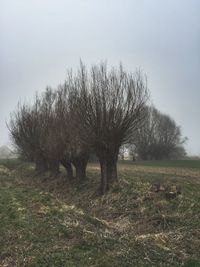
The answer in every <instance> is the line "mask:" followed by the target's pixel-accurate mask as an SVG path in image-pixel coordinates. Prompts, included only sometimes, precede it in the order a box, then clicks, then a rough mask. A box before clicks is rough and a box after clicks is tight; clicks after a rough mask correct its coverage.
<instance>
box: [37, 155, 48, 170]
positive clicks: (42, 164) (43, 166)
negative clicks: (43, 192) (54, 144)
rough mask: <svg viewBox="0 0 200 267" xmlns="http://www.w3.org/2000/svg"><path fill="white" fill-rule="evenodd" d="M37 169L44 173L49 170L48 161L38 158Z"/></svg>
mask: <svg viewBox="0 0 200 267" xmlns="http://www.w3.org/2000/svg"><path fill="white" fill-rule="evenodd" d="M35 170H36V172H37V173H44V172H46V171H47V170H48V164H47V161H45V160H44V159H39V158H37V159H36V162H35Z"/></svg>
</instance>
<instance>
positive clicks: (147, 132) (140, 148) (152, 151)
mask: <svg viewBox="0 0 200 267" xmlns="http://www.w3.org/2000/svg"><path fill="white" fill-rule="evenodd" d="M186 140H187V138H182V135H181V129H180V127H179V126H177V125H176V123H175V121H174V120H173V119H172V118H171V117H170V116H168V115H166V114H162V113H161V112H159V111H158V110H157V109H156V108H155V107H152V106H151V107H146V116H145V118H144V121H143V124H141V125H140V127H139V128H138V129H137V131H135V132H134V136H133V144H134V145H133V146H132V153H133V154H137V155H138V156H139V158H140V159H142V160H146V159H149V160H152V159H155V160H158V159H172V158H182V157H184V156H185V155H186V152H185V149H184V147H183V144H184V143H185V141H186Z"/></svg>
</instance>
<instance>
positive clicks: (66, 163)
mask: <svg viewBox="0 0 200 267" xmlns="http://www.w3.org/2000/svg"><path fill="white" fill-rule="evenodd" d="M60 163H61V164H62V165H63V166H64V168H65V170H66V172H67V177H68V178H69V179H72V178H73V168H72V164H71V161H70V160H67V159H63V160H61V161H60Z"/></svg>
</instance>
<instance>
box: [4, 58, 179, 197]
mask: <svg viewBox="0 0 200 267" xmlns="http://www.w3.org/2000/svg"><path fill="white" fill-rule="evenodd" d="M148 99H149V92H148V89H147V84H146V79H145V78H144V77H143V75H142V74H141V73H140V72H135V73H128V72H126V71H125V70H124V69H123V67H122V65H120V66H119V67H118V68H112V69H111V70H108V69H107V66H106V64H100V65H94V66H92V67H91V68H90V69H89V70H88V69H87V68H86V67H85V66H84V65H83V64H82V63H81V64H80V67H79V69H78V70H77V72H76V73H73V72H72V71H71V70H70V71H68V73H67V78H66V80H65V82H64V83H63V84H62V85H59V86H58V88H57V89H56V90H53V89H51V88H47V89H46V91H45V92H44V93H43V94H42V95H41V96H38V95H36V97H35V99H34V103H33V104H32V105H30V104H29V105H27V104H19V105H18V108H17V110H16V111H15V112H13V113H12V114H11V119H10V123H9V126H8V127H9V130H10V135H11V138H12V140H13V143H14V144H15V146H16V148H17V151H18V153H19V154H20V156H21V157H23V158H24V159H26V160H29V161H32V162H34V163H35V166H36V170H37V172H39V173H40V172H45V171H47V170H48V171H50V172H51V173H53V174H54V175H55V176H56V175H57V174H58V173H59V167H60V164H62V165H63V166H64V168H65V169H66V172H67V176H68V178H69V179H72V178H73V177H74V176H75V177H76V178H77V180H78V181H80V180H84V179H85V178H86V166H87V163H88V160H89V157H90V155H91V154H92V155H95V157H97V158H98V161H99V164H100V169H101V180H100V190H101V193H102V194H104V193H105V192H106V191H107V190H109V187H110V185H111V184H112V183H113V182H114V181H117V179H118V177H117V160H118V154H119V150H120V147H121V146H122V145H125V144H131V146H132V147H134V153H138V154H139V155H140V157H141V158H142V159H147V158H152V159H153V158H155V159H158V158H160V157H168V156H169V155H170V154H171V153H173V152H174V151H175V149H178V147H180V146H181V144H182V141H183V140H182V141H181V132H180V128H179V127H177V126H176V124H175V122H174V121H173V120H172V119H171V118H170V117H169V116H166V115H162V114H161V113H159V112H158V111H157V110H156V109H155V108H149V107H148V106H147V102H148ZM72 166H74V168H75V171H76V173H75V175H74V173H73V167H72Z"/></svg>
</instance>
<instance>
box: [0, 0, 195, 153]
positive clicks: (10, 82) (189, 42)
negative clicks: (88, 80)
mask: <svg viewBox="0 0 200 267" xmlns="http://www.w3.org/2000/svg"><path fill="white" fill-rule="evenodd" d="M80 58H81V59H82V60H83V61H84V62H85V63H86V64H88V65H90V64H92V63H99V62H100V61H102V60H107V62H108V64H109V65H116V64H118V63H119V62H120V61H121V62H122V63H123V65H124V67H125V68H126V69H127V70H130V71H134V70H135V69H136V68H140V69H142V70H143V72H145V73H146V74H147V77H148V86H149V89H150V91H151V98H152V101H153V103H154V104H155V105H156V107H157V108H158V109H160V110H161V111H162V112H166V113H168V114H169V115H171V116H172V117H173V118H174V119H175V120H176V122H177V124H178V125H180V126H181V127H182V133H183V135H184V136H187V137H188V138H189V141H188V144H187V146H186V148H187V151H188V152H189V153H190V154H195V155H200V141H199V138H200V123H199V120H200V106H199V102H200V88H199V84H200V1H199V0H71V1H70V0H0V146H1V145H3V144H9V138H8V131H7V129H6V125H5V120H8V119H9V114H10V112H12V111H13V110H14V109H15V107H16V106H17V102H18V101H19V100H29V99H32V98H33V96H34V94H35V91H39V92H40V91H43V90H44V89H45V87H46V85H50V86H53V87H56V86H57V85H58V84H59V83H61V82H63V81H64V79H65V75H66V70H67V68H70V67H73V68H76V67H77V65H78V64H79V59H80Z"/></svg>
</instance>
